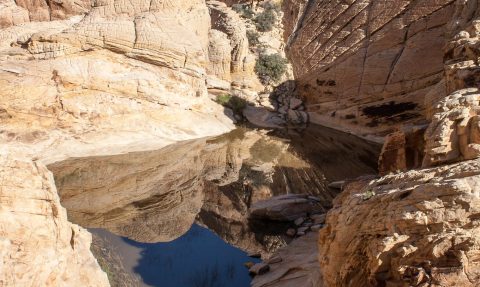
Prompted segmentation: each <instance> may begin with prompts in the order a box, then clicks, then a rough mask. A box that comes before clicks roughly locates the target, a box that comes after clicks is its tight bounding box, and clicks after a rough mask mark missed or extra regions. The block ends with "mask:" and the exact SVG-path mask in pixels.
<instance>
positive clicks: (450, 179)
mask: <svg viewBox="0 0 480 287" xmlns="http://www.w3.org/2000/svg"><path fill="white" fill-rule="evenodd" d="M452 5H453V10H452V13H451V20H450V21H449V22H448V25H447V28H448V33H447V34H448V35H450V36H451V38H450V39H449V40H448V42H447V43H446V45H445V47H444V49H443V50H442V51H443V52H444V53H445V55H444V60H445V62H444V72H443V73H442V80H441V81H440V82H438V83H437V84H436V86H434V87H432V88H431V89H430V91H429V92H428V93H427V95H426V97H425V107H426V111H425V119H426V120H428V121H429V124H428V126H427V127H426V130H425V134H424V151H423V152H424V156H423V162H420V163H419V164H418V165H417V168H418V169H415V170H411V171H405V172H402V171H401V170H402V169H405V168H406V165H407V164H406V162H408V161H407V160H408V156H409V155H408V151H409V150H408V148H407V147H408V144H407V142H408V135H407V136H406V135H405V133H402V132H397V133H395V134H393V135H391V136H390V137H389V138H388V141H387V142H386V145H385V146H384V149H383V154H382V156H381V162H380V163H381V164H382V165H383V167H384V168H385V169H384V170H383V171H384V174H387V175H385V176H383V177H380V178H377V179H374V180H359V181H357V182H354V183H351V184H350V185H348V186H347V187H346V188H345V191H344V192H343V193H342V194H341V195H340V196H339V197H338V198H337V199H336V201H335V203H334V207H333V209H332V210H331V211H330V212H329V213H328V215H327V220H326V227H325V228H324V229H323V230H321V232H320V239H319V246H318V248H319V254H320V255H319V262H320V269H321V272H322V275H323V280H322V284H324V285H325V286H477V285H478V284H479V282H480V266H479V265H478V261H479V260H478V259H479V258H480V257H479V256H480V247H479V246H480V244H479V241H478V232H479V230H478V228H479V226H480V222H479V220H478V214H479V209H478V206H479V200H480V195H479V188H478V184H477V182H478V181H479V180H480V177H479V174H480V166H479V161H478V158H479V156H480V153H479V152H478V145H479V144H480V140H479V138H478V133H479V131H478V130H479V127H478V113H479V109H478V96H479V94H480V93H479V87H478V79H477V77H478V76H477V72H478V55H479V52H478V49H477V48H476V47H477V45H478V37H479V35H480V29H479V28H478V23H479V22H478V19H479V18H478V17H479V10H478V2H477V1H455V2H452ZM421 63H423V62H421ZM426 64H428V62H427V63H426ZM392 167H393V168H396V169H398V170H397V171H394V170H392V169H391V168H392ZM420 167H422V168H420ZM389 169H390V170H389Z"/></svg>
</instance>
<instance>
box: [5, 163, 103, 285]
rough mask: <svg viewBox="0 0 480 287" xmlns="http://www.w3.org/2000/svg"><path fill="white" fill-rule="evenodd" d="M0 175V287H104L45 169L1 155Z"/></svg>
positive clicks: (84, 235) (85, 239)
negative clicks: (0, 176)
mask: <svg viewBox="0 0 480 287" xmlns="http://www.w3.org/2000/svg"><path fill="white" fill-rule="evenodd" d="M0 174H1V175H2V182H1V188H0V198H1V199H0V203H1V204H0V206H1V208H0V226H1V228H0V246H1V248H0V250H1V251H0V285H2V286H39V287H40V286H109V283H108V279H107V276H106V274H104V273H103V272H102V271H101V269H100V267H99V266H98V264H97V261H96V260H95V258H94V257H93V255H92V254H91V253H90V243H91V241H92V237H91V235H90V233H88V232H87V231H86V230H84V229H83V228H81V227H79V226H77V225H75V224H72V223H70V222H69V221H68V220H67V213H66V211H65V209H64V208H63V207H62V206H61V205H60V200H59V197H58V194H57V190H56V188H55V185H54V181H53V176H52V174H51V173H50V172H49V171H48V170H47V168H46V167H45V166H43V165H41V164H38V163H34V162H32V161H30V160H17V159H14V158H12V157H9V156H4V155H1V156H0Z"/></svg>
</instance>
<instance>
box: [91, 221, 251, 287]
mask: <svg viewBox="0 0 480 287" xmlns="http://www.w3.org/2000/svg"><path fill="white" fill-rule="evenodd" d="M90 231H91V232H92V233H93V235H94V236H96V237H101V238H102V239H104V242H108V244H109V245H110V246H103V247H102V248H110V249H114V250H115V251H116V252H117V253H119V254H122V255H123V257H127V258H125V259H124V260H123V268H124V272H126V273H130V276H135V274H137V275H138V276H140V277H141V282H138V283H137V284H138V286H162V287H180V286H191V287H223V286H232V287H244V286H249V282H250V280H251V278H250V276H249V275H248V270H247V269H246V268H245V267H244V266H243V264H244V263H245V262H247V261H252V262H259V261H260V260H259V259H252V258H249V257H248V256H247V254H246V253H245V252H243V251H241V250H239V249H237V248H235V247H233V246H231V245H229V244H227V243H225V242H224V241H223V240H222V239H221V238H219V237H218V236H216V235H215V234H213V233H212V232H211V231H209V230H208V229H206V228H204V227H201V226H199V225H197V224H194V225H193V226H192V227H191V228H190V230H189V231H188V232H187V233H185V234H184V235H182V236H180V237H179V238H177V239H175V240H174V241H172V242H167V243H141V242H136V241H133V240H130V239H128V238H121V237H119V236H116V235H114V234H111V233H109V232H108V231H105V230H101V229H91V230H90ZM110 268H111V267H110ZM119 284H121V283H119ZM129 284H130V286H131V285H132V283H129ZM126 286H129V285H126Z"/></svg>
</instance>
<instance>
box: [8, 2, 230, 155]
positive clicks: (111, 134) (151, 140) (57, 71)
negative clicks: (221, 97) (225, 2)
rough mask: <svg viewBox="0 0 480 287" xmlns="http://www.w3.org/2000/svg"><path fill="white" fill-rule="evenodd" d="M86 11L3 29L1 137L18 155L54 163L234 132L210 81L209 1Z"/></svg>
mask: <svg viewBox="0 0 480 287" xmlns="http://www.w3.org/2000/svg"><path fill="white" fill-rule="evenodd" d="M18 3H20V2H17V4H18ZM35 3H37V2H35ZM39 3H40V2H39ZM39 3H37V4H39ZM40 4H41V3H40ZM40 4H39V5H40ZM12 5H13V4H12ZM18 5H20V4H18ZM20 6H21V5H20ZM20 6H19V7H20ZM67 6H68V5H67ZM67 6H65V7H67ZM22 7H24V8H18V9H27V10H28V9H30V6H29V5H24V6H22ZM25 7H26V8H25ZM87 7H88V10H86V11H83V10H82V11H83V12H78V11H77V12H78V13H77V12H71V13H70V14H78V15H75V16H72V17H66V16H65V17H53V18H52V19H51V20H50V18H48V19H43V18H39V20H36V21H40V20H41V21H42V22H27V23H23V24H21V25H14V26H8V27H5V28H3V29H0V39H1V40H0V83H1V85H2V90H1V91H0V96H1V97H0V111H1V117H2V122H1V127H2V131H1V134H0V141H1V142H2V143H5V144H7V145H9V150H10V151H12V152H15V153H17V154H20V153H21V154H26V155H28V156H32V155H35V156H37V157H39V158H48V161H50V162H51V161H55V160H58V159H62V158H67V157H70V156H82V155H92V154H112V153H118V152H124V151H130V150H135V149H137V150H141V149H148V148H152V146H153V145H156V146H157V147H161V146H165V145H166V144H169V143H172V142H176V141H181V140H187V139H192V138H199V137H204V136H212V135H217V134H221V133H224V132H227V131H229V130H231V129H232V128H233V125H232V122H231V120H230V119H229V118H228V117H227V116H226V115H225V114H224V110H223V108H222V107H221V106H219V105H217V104H216V103H214V102H213V101H211V100H210V99H209V97H208V93H207V89H206V85H205V76H206V68H207V66H208V65H207V63H208V44H209V31H210V21H211V20H210V15H209V11H208V8H207V7H206V5H205V2H204V1H201V0H197V1H135V2H134V3H127V2H124V1H114V0H111V1H103V2H102V1H100V2H98V1H96V2H94V3H92V6H90V5H87ZM35 9H36V8H31V9H30V10H31V11H30V10H29V11H30V12H32V11H34V10H35ZM35 11H37V10H35ZM75 11H76V10H75ZM51 13H54V10H52V11H51ZM67 14H68V13H67ZM67 14H65V15H67ZM70 14H68V15H70ZM15 15H17V14H15ZM172 37H174V38H175V40H174V39H173V38H172ZM13 143H14V144H13Z"/></svg>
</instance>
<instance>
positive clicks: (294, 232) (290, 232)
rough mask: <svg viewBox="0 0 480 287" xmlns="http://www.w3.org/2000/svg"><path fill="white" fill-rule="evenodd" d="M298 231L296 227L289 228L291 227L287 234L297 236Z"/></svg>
mask: <svg viewBox="0 0 480 287" xmlns="http://www.w3.org/2000/svg"><path fill="white" fill-rule="evenodd" d="M296 233H297V231H296V230H295V229H293V228H289V229H288V230H287V235H288V236H290V237H293V236H295V234H296Z"/></svg>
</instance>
